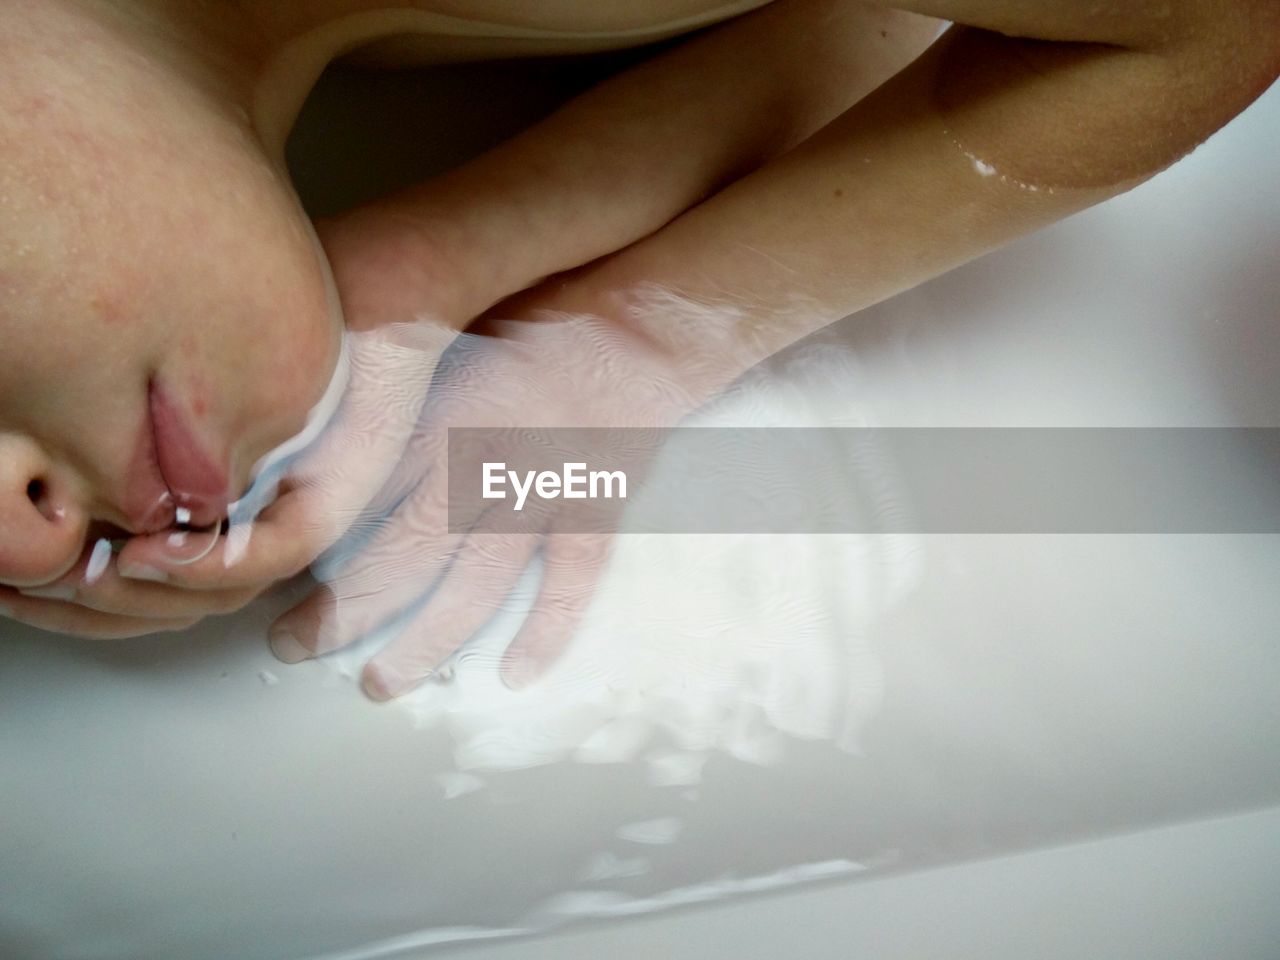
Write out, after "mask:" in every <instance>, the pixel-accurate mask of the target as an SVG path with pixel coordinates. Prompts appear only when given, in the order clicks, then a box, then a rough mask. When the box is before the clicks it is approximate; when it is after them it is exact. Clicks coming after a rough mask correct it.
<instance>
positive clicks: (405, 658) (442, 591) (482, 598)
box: [361, 534, 538, 700]
mask: <svg viewBox="0 0 1280 960" xmlns="http://www.w3.org/2000/svg"><path fill="white" fill-rule="evenodd" d="M537 543H538V537H537V536H535V535H532V534H480V535H472V536H471V537H469V538H468V539H467V541H466V543H465V544H464V545H463V547H462V549H461V550H460V551H459V553H458V558H457V560H456V561H455V562H454V564H453V566H452V567H450V568H449V573H448V574H447V575H446V577H445V579H444V581H443V582H442V583H441V584H440V586H439V587H438V588H437V590H436V592H435V594H433V595H432V596H431V598H430V599H429V600H428V601H427V603H426V605H425V606H424V607H423V609H422V610H421V611H419V612H418V613H417V614H416V615H415V616H414V617H413V619H412V621H411V622H410V623H409V624H408V625H407V626H406V627H405V628H404V629H403V630H401V631H400V632H399V633H398V634H397V635H396V637H395V638H394V639H393V640H392V641H391V642H390V643H389V644H387V646H386V648H385V649H383V650H382V651H381V652H380V653H379V654H378V655H377V656H376V657H374V658H373V659H372V660H370V661H369V663H368V664H367V665H366V666H365V668H364V675H363V677H362V678H361V686H362V687H363V688H364V690H365V693H367V694H368V695H369V696H370V697H372V698H373V699H374V700H390V699H391V698H393V697H398V696H400V695H401V694H404V693H407V692H408V691H410V690H412V689H413V688H414V687H416V686H417V685H418V684H420V683H422V681H424V680H426V679H427V678H428V677H429V676H431V674H432V673H434V672H435V670H436V668H437V667H439V666H440V664H441V663H443V662H444V661H445V660H446V659H447V658H448V657H449V656H450V655H451V654H452V653H453V652H454V651H455V650H457V649H458V647H460V646H462V644H464V643H465V642H466V641H467V640H469V639H470V638H471V637H472V636H473V635H474V634H475V632H476V631H477V630H479V629H480V628H481V627H482V626H484V625H485V624H486V623H487V622H488V621H489V620H490V619H491V618H492V617H493V615H494V613H496V612H497V610H498V608H499V607H500V606H501V605H502V601H503V600H505V599H506V597H507V595H508V594H509V593H510V592H511V588H512V587H514V586H515V584H516V581H517V580H519V579H520V574H521V573H522V572H523V571H524V569H525V567H526V566H527V565H528V563H529V560H530V559H531V558H532V556H533V553H534V551H535V550H536V549H537Z"/></svg>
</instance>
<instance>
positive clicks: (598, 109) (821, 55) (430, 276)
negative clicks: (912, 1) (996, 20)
mask: <svg viewBox="0 0 1280 960" xmlns="http://www.w3.org/2000/svg"><path fill="white" fill-rule="evenodd" d="M937 30H938V24H937V23H936V21H932V20H930V19H928V18H924V17H920V16H916V15H913V14H909V13H902V12H898V11H889V10H885V9H881V8H877V7H872V6H867V5H864V4H860V3H851V2H848V0H776V2H775V3H772V4H770V5H768V6H767V7H765V8H763V9H761V10H759V11H756V12H754V13H752V14H748V15H746V16H744V17H742V18H739V19H738V20H735V21H732V22H729V23H726V24H723V25H721V26H719V27H716V28H714V29H713V30H711V31H708V32H707V33H706V34H704V35H702V36H698V37H694V38H692V39H691V40H690V41H688V42H687V43H685V44H683V45H681V46H679V47H677V48H675V49H673V50H670V51H668V52H666V53H664V54H661V55H659V56H657V57H655V58H654V59H652V60H650V61H646V62H644V63H642V64H640V65H639V66H637V67H635V68H633V69H631V70H628V71H625V72H624V73H622V74H620V75H618V76H615V77H613V78H610V79H609V80H607V81H605V82H604V83H602V84H600V85H599V86H597V87H595V88H594V89H592V90H590V91H588V92H586V93H585V94H583V95H581V96H580V97H578V98H576V99H575V100H573V101H571V102H570V103H569V104H567V105H566V106H564V107H563V108H561V109H560V110H559V111H558V112H556V113H555V114H553V115H552V116H551V117H549V118H548V119H547V120H545V121H543V122H541V123H539V124H537V125H535V126H534V127H532V128H530V129H529V130H527V131H525V132H523V133H521V134H520V135H518V136H516V137H514V138H513V139H511V140H510V141H508V142H506V143H504V144H502V145H500V146H499V147H497V148H496V149H494V150H493V151H491V152H490V153H488V154H486V155H484V156H482V157H480V158H478V159H476V160H474V161H472V162H470V163H468V164H466V165H465V166H463V167H461V168H459V169H457V170H455V171H452V172H450V173H447V174H445V175H443V176H441V177H437V178H435V179H433V180H431V181H429V182H428V183H425V184H423V185H421V186H419V187H415V188H413V189H410V190H407V191H403V192H401V193H398V194H396V195H393V196H391V197H389V198H387V199H386V200H384V201H381V202H379V203H377V204H374V205H371V206H370V207H368V208H366V209H365V210H363V211H361V216H363V217H366V218H368V217H374V218H376V220H377V229H378V230H380V231H381V232H382V235H383V241H382V242H383V244H384V245H385V246H386V248H387V249H386V253H385V256H384V257H383V258H382V259H383V262H384V263H397V264H401V265H402V266H403V267H404V268H405V269H404V272H403V274H402V275H400V276H397V277H396V278H395V282H396V283H397V284H399V285H400V287H401V288H402V290H403V295H402V299H403V300H405V301H406V302H410V301H412V300H413V298H414V297H415V296H416V295H417V291H415V290H414V287H415V286H422V287H423V290H422V295H423V297H424V298H429V297H431V296H434V295H437V294H435V293H433V291H440V290H445V289H447V290H449V291H451V296H452V297H453V299H454V301H455V302H454V303H453V304H451V306H450V307H449V308H448V309H447V310H446V311H445V312H447V313H449V314H450V315H451V316H453V317H457V318H459V319H460V320H461V321H462V322H466V321H467V320H470V319H471V317H472V316H474V315H475V314H476V313H478V312H479V311H481V310H483V309H484V308H486V307H488V306H489V305H490V304H492V303H494V302H496V301H497V300H499V299H501V298H502V297H505V296H507V295H509V294H511V293H513V292H515V291H516V290H520V289H523V288H525V287H527V286H529V285H531V284H533V283H535V282H537V281H538V280H539V279H541V278H543V277H545V276H547V275H550V274H554V273H558V272H560V271H563V270H567V269H570V268H573V267H576V266H578V265H580V264H583V263H587V262H589V261H591V260H594V259H596V258H598V257H601V256H604V255H606V254H608V253H611V252H613V251H616V250H619V249H621V248H623V247H625V246H627V245H628V244H630V243H632V242H634V241H636V240H638V239H640V238H642V237H644V236H645V235H647V234H649V233H651V232H653V231H654V230H657V229H659V228H660V227H662V225H663V224H665V223H667V222H668V221H669V220H671V219H672V218H673V217H675V216H677V215H678V214H680V213H681V212H682V211H684V210H686V209H688V208H689V207H691V206H693V205H694V204H696V203H697V202H699V201H700V200H702V199H704V198H705V197H707V196H708V195H711V194H713V193H714V192H716V191H717V190H718V189H720V188H721V187H723V186H724V185H725V184H726V183H728V182H731V181H732V180H734V179H736V178H738V177H741V176H743V175H744V174H746V173H748V172H750V171H751V170H753V169H755V168H757V167H758V166H760V165H761V164H763V163H765V162H766V161H768V160H769V159H771V158H772V157H774V156H776V155H778V154H780V153H783V152H785V151H786V150H788V149H790V148H791V147H793V146H794V145H795V144H797V143H799V142H800V141H802V140H804V139H805V138H806V137H808V136H809V135H810V134H811V133H813V132H814V131H815V130H817V129H819V128H821V127H822V126H823V125H824V124H826V123H827V122H829V121H830V120H831V119H832V118H834V117H836V116H838V115H839V114H840V113H842V112H843V111H844V110H845V109H847V108H848V107H849V106H850V105H851V104H853V103H854V102H856V101H857V100H858V99H860V98H861V97H863V96H865V95H866V94H867V93H868V92H870V91H871V90H872V89H874V88H875V87H876V86H877V85H879V84H880V83H882V82H883V81H884V80H886V79H887V78H888V77H890V76H892V75H893V74H894V73H895V72H897V71H898V70H899V69H901V68H902V67H903V66H905V65H906V64H907V63H908V62H909V61H910V60H911V59H912V58H913V57H915V56H916V55H918V54H919V52H920V51H922V50H923V49H925V47H926V46H927V45H928V43H929V42H930V41H931V40H932V39H933V37H934V36H936V34H937ZM475 251H482V252H483V251H501V253H502V256H501V259H500V260H498V261H497V262H496V263H495V261H494V258H492V257H486V256H483V255H482V256H480V257H476V256H475V255H474V252H475ZM481 261H482V262H483V263H484V264H485V269H484V270H483V271H479V272H477V271H476V270H475V269H474V268H473V266H472V264H474V263H476V262H481ZM422 267H425V269H419V268H422ZM415 270H416V271H417V272H416V274H415V272H414V271H415ZM415 277H416V279H415Z"/></svg>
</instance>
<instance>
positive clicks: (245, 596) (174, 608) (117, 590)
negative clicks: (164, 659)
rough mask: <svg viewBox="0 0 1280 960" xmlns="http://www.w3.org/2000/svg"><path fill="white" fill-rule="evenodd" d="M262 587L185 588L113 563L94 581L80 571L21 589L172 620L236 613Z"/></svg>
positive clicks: (32, 594)
mask: <svg viewBox="0 0 1280 960" xmlns="http://www.w3.org/2000/svg"><path fill="white" fill-rule="evenodd" d="M262 589H264V588H263V587H252V588H245V589H236V590H199V591H193V590H183V589H179V588H176V587H171V586H166V585H164V584H160V583H148V582H147V581H144V580H129V579H126V578H124V577H122V576H120V573H119V571H118V570H116V568H115V565H114V564H112V565H110V566H108V567H107V568H106V569H104V570H103V571H102V572H101V573H100V574H99V576H98V577H97V579H96V580H94V581H93V582H92V583H90V582H88V580H87V579H86V578H85V576H84V575H83V574H80V575H78V576H69V577H64V578H62V579H61V580H59V581H58V582H56V583H53V584H50V585H49V586H48V587H41V588H39V589H36V590H24V591H22V592H23V593H24V594H25V595H26V596H29V597H42V598H45V599H51V600H63V601H66V602H70V603H75V604H77V605H79V606H82V607H85V608H86V609H89V610H96V611H97V612H99V613H112V614H119V615H123V616H129V617H135V618H141V619H153V620H156V619H158V620H166V619H170V620H171V619H181V618H187V617H197V618H198V617H205V616H209V615H210V614H223V613H234V612H235V611H237V610H240V609H242V608H243V607H245V606H246V605H248V604H249V603H250V602H252V601H253V599H254V598H255V597H257V596H258V595H259V594H260V593H261V592H262Z"/></svg>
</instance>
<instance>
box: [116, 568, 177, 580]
mask: <svg viewBox="0 0 1280 960" xmlns="http://www.w3.org/2000/svg"><path fill="white" fill-rule="evenodd" d="M120 576H122V577H124V578H126V579H128V580H149V581H150V582H151V583H168V582H169V574H167V573H165V572H164V571H163V570H161V569H159V568H157V567H153V566H151V564H149V563H129V564H121V566H120Z"/></svg>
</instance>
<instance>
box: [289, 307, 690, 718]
mask: <svg viewBox="0 0 1280 960" xmlns="http://www.w3.org/2000/svg"><path fill="white" fill-rule="evenodd" d="M526 300H528V298H526ZM536 300H537V298H534V301H535V303H536ZM495 313H497V314H498V315H503V311H502V310H501V309H499V310H497V311H495ZM519 315H520V316H522V317H523V318H524V319H520V320H501V321H490V322H488V323H486V324H484V325H483V326H481V327H478V328H477V329H479V330H481V331H482V332H481V333H479V334H471V333H468V334H464V335H463V336H462V338H460V340H459V341H458V342H457V343H456V344H455V346H454V347H453V348H452V349H451V351H450V354H449V355H448V356H446V358H445V361H444V363H443V365H442V368H441V374H440V376H439V377H438V378H437V380H436V382H435V383H434V384H433V385H432V388H431V393H430V395H429V396H428V398H427V402H426V405H425V407H424V409H423V417H422V420H421V422H420V423H419V424H418V427H417V429H416V431H415V433H414V437H413V439H412V441H411V443H410V445H409V447H408V449H407V452H406V457H405V459H404V460H403V461H402V462H401V463H400V464H398V465H397V468H396V470H395V472H394V474H393V475H392V477H391V478H390V481H389V483H388V485H387V487H386V489H384V491H383V493H382V494H381V495H380V496H379V498H378V502H379V505H380V506H381V507H382V508H384V509H385V510H386V516H385V517H383V518H381V519H379V520H377V521H376V524H375V529H376V532H375V533H373V535H372V536H371V537H370V538H369V539H368V540H367V542H364V543H362V544H360V545H359V546H358V548H356V549H354V550H353V551H350V552H349V555H348V556H346V557H341V556H339V557H335V558H334V560H333V563H332V564H330V566H332V567H333V570H332V572H331V573H330V574H328V575H326V576H324V577H323V579H324V581H325V583H324V585H323V586H322V587H320V588H319V589H318V590H317V591H316V592H315V593H314V594H313V595H312V596H311V597H309V598H308V599H307V600H305V601H304V602H303V603H302V604H301V605H299V606H298V607H296V608H295V609H294V610H292V611H290V612H289V613H287V614H286V615H285V616H283V617H282V618H281V619H280V620H279V621H278V622H277V623H276V625H275V627H274V628H273V630H272V643H273V648H274V649H275V650H276V652H277V655H278V656H280V657H281V658H282V659H284V660H287V661H290V662H293V661H297V660H300V659H303V658H306V657H310V656H313V655H318V654H324V653H328V652H330V651H333V650H336V649H338V648H340V647H343V646H345V645H347V644H349V643H351V642H353V641H355V640H357V639H359V638H361V637H363V636H365V635H367V634H369V633H370V632H372V631H374V630H377V629H379V628H381V627H384V626H387V625H389V624H393V623H396V624H397V625H398V629H397V630H396V631H395V633H394V636H393V638H392V639H391V640H390V641H389V643H388V644H387V645H386V647H385V648H384V649H383V650H382V651H381V652H380V653H378V654H377V655H376V656H375V657H374V658H373V659H372V660H371V661H370V663H369V664H368V665H367V667H366V668H365V671H364V676H363V686H364V688H365V690H366V691H367V692H368V693H369V694H370V695H371V696H372V697H374V698H376V699H387V698H390V697H394V696H398V695H399V694H402V693H404V692H407V691H408V690H410V689H411V688H413V687H415V686H417V685H418V684H419V683H421V682H422V681H423V680H424V679H426V678H427V677H429V676H431V675H432V673H433V672H435V671H436V670H437V669H438V668H439V667H440V666H441V664H442V663H443V662H444V661H445V660H446V659H448V657H449V656H450V655H451V654H452V653H453V652H454V651H455V650H456V649H457V648H458V647H459V646H460V645H462V644H463V643H465V642H466V641H467V640H468V639H469V638H470V637H471V636H472V635H473V634H475V633H476V631H477V630H479V629H480V628H481V627H482V626H483V625H484V624H485V623H486V622H487V621H488V620H489V619H490V618H491V617H492V616H493V615H494V613H495V612H496V611H497V610H498V608H499V607H500V605H501V604H502V602H503V601H504V600H505V599H506V597H507V596H508V594H509V593H510V591H511V589H512V587H513V586H514V585H515V583H516V581H517V580H518V579H519V577H520V576H521V574H522V573H523V571H524V570H525V569H526V567H527V566H528V565H529V563H530V561H531V560H532V559H533V557H534V555H535V553H536V552H538V551H539V550H540V551H541V555H542V561H543V563H542V574H541V582H540V585H539V587H538V591H537V595H536V599H535V601H534V602H533V605H532V607H531V609H530V610H529V611H528V612H527V615H526V617H525V620H524V622H523V624H522V626H521V627H520V629H519V631H518V633H517V634H516V636H515V638H514V639H513V640H512V642H511V644H510V646H509V648H508V650H507V652H506V655H505V657H504V660H503V663H502V676H503V679H504V680H505V681H506V682H507V684H508V685H509V686H512V687H520V686H524V685H526V684H527V683H529V682H532V681H533V680H534V679H536V677H537V676H539V675H540V674H541V673H542V672H543V671H545V670H546V668H547V667H548V666H550V664H551V663H552V662H553V661H554V660H555V659H556V658H557V657H558V656H559V654H560V653H561V652H562V651H563V649H564V648H565V646H566V645H567V643H568V641H569V639H570V637H571V635H572V632H573V629H574V626H575V625H576V623H577V621H578V619H579V618H580V617H581V615H582V614H583V612H584V610H585V609H586V607H587V605H588V603H589V601H590V599H591V596H592V593H593V590H594V586H595V582H596V579H597V577H598V576H599V574H600V571H601V570H602V568H603V566H604V564H605V561H606V559H607V555H608V550H609V543H610V534H609V531H610V530H611V529H613V526H614V524H615V522H616V519H617V514H618V510H619V505H620V501H618V500H608V501H604V500H596V501H586V502H584V501H573V502H566V501H563V500H560V501H555V502H554V505H553V503H552V501H549V500H538V501H537V502H534V501H535V500H537V498H535V497H531V498H530V499H529V501H528V502H526V504H525V505H524V508H523V509H522V510H521V511H519V512H515V511H513V510H512V509H511V507H512V503H513V501H512V500H506V501H497V502H495V501H493V500H482V498H481V497H480V496H479V492H480V473H479V469H478V468H479V465H480V463H481V462H483V461H512V460H513V459H514V460H518V459H521V458H522V457H523V456H524V455H526V454H531V453H534V452H535V451H534V450H532V449H531V448H530V445H533V446H535V447H538V446H539V445H545V444H546V443H547V442H548V438H551V442H552V443H553V447H554V449H547V448H545V446H541V447H539V449H537V450H536V454H537V459H538V460H539V461H540V462H546V463H550V462H552V461H554V462H555V465H556V466H557V467H559V466H560V464H561V463H562V462H583V463H587V464H589V465H590V467H589V468H591V469H594V468H596V467H597V466H599V467H603V468H604V469H608V470H614V469H622V470H624V471H625V472H626V473H627V474H628V476H629V477H630V478H636V479H638V472H639V470H640V469H642V466H643V462H644V461H645V460H646V459H647V454H648V453H650V452H652V449H653V447H654V446H655V445H656V442H657V439H658V438H659V436H660V434H661V428H664V427H666V426H669V425H671V424H673V423H674V422H675V421H677V420H678V419H679V418H680V417H681V416H682V415H683V414H684V413H686V412H687V411H688V410H689V409H690V408H691V407H692V406H693V405H694V404H695V402H696V400H695V397H694V394H693V393H692V392H690V390H689V389H687V386H686V384H685V383H684V381H683V379H682V371H681V370H679V369H678V367H677V364H676V363H675V362H673V359H672V357H671V355H670V354H669V353H667V352H665V350H664V349H662V348H661V347H659V346H658V345H657V343H655V342H654V341H653V340H651V339H649V338H647V337H646V336H644V335H642V334H641V333H640V332H639V331H638V330H637V329H636V328H635V327H632V326H628V325H626V324H621V323H616V322H613V321H606V320H604V319H601V318H600V317H597V316H591V315H582V314H578V315H572V314H557V313H549V312H547V311H546V310H543V309H539V308H537V307H536V306H527V307H525V308H523V309H521V310H520V311H519ZM584 427H589V428H597V429H595V430H591V431H565V430H556V429H547V428H584ZM451 428H453V429H455V431H456V429H457V428H485V432H484V433H475V434H470V433H468V434H458V433H456V432H455V434H454V438H453V445H452V448H451V445H450V437H449V430H450V429H451ZM521 428H527V429H526V430H524V431H522V430H521ZM600 428H633V429H631V430H626V429H613V430H609V429H600ZM634 428H647V429H634ZM451 453H452V455H453V456H452V458H451V456H450V454H451ZM463 461H465V463H464V462H463ZM451 474H452V478H453V481H454V487H453V490H452V491H451V488H450V479H451ZM633 482H634V480H633ZM339 549H341V545H339ZM424 600H425V602H422V601H424ZM402 618H403V619H402Z"/></svg>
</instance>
